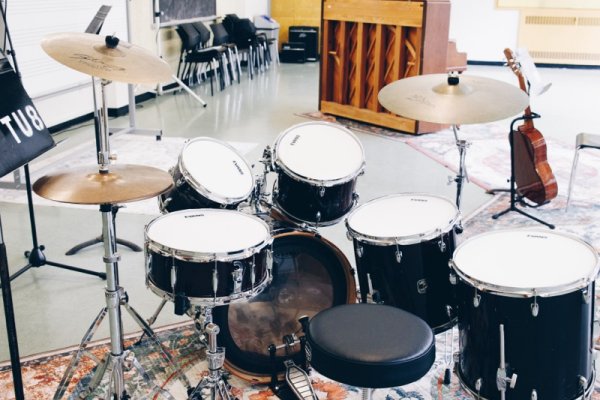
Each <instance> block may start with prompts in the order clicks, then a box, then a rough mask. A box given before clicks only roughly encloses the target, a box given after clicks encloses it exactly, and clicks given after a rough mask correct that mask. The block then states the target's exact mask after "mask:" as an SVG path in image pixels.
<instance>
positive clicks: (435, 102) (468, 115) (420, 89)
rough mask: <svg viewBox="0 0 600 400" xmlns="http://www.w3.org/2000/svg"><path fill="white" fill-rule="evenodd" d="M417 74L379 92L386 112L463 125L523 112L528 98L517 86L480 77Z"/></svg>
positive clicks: (380, 101)
mask: <svg viewBox="0 0 600 400" xmlns="http://www.w3.org/2000/svg"><path fill="white" fill-rule="evenodd" d="M453 78H454V80H452V78H449V77H448V75H447V74H431V75H419V76H414V77H410V78H405V79H400V80H399V81H395V82H392V83H390V84H389V85H387V86H385V87H384V88H383V89H381V91H380V92H379V96H378V99H379V103H380V104H381V105H382V106H383V107H385V108H386V109H387V110H389V111H391V112H393V113H395V114H398V115H400V116H403V117H406V118H411V119H414V120H417V121H425V122H434V123H440V124H451V125H462V124H479V123H484V122H492V121H497V120H500V119H504V118H508V117H512V116H514V115H516V114H519V113H521V112H523V110H525V108H526V107H527V105H528V104H529V96H527V94H526V93H525V92H524V91H522V90H521V89H519V88H518V87H516V86H513V85H510V84H508V83H504V82H501V81H497V80H495V79H489V78H484V77H479V76H468V75H467V76H465V75H460V76H454V77H453Z"/></svg>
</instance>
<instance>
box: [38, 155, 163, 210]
mask: <svg viewBox="0 0 600 400" xmlns="http://www.w3.org/2000/svg"><path fill="white" fill-rule="evenodd" d="M172 186H173V178H172V177H171V175H170V174H169V173H167V172H165V171H163V170H161V169H158V168H153V167H147V166H143V165H130V164H123V165H111V166H110V171H109V172H107V173H100V172H99V171H98V166H91V167H83V168H74V169H71V170H69V171H62V172H60V171H59V172H55V173H52V174H48V175H45V176H43V177H41V178H40V179H38V180H37V181H36V182H35V183H34V184H33V191H34V192H36V193H37V194H38V195H39V196H41V197H44V198H46V199H48V200H54V201H58V202H62V203H71V204H117V203H128V202H131V201H137V200H144V199H149V198H151V197H156V196H158V195H159V194H161V193H163V192H166V191H167V190H169V189H171V187H172Z"/></svg>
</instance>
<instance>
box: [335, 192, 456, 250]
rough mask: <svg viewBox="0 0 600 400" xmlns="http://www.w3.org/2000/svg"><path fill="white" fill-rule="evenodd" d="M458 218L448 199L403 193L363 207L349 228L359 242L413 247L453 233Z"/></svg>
mask: <svg viewBox="0 0 600 400" xmlns="http://www.w3.org/2000/svg"><path fill="white" fill-rule="evenodd" d="M458 216H459V213H458V209H457V208H456V206H455V205H454V203H452V202H451V201H450V200H448V199H446V198H444V197H437V196H431V195H427V194H413V193H403V194H393V195H390V196H385V197H380V198H378V199H375V200H371V201H369V202H368V203H365V204H363V205H362V206H360V207H358V208H357V209H356V210H355V211H353V212H352V213H351V214H350V215H349V216H348V219H347V220H346V225H347V226H348V228H349V230H350V233H351V234H352V235H353V236H355V237H357V238H358V239H361V237H363V238H366V239H367V241H377V239H378V238H379V239H381V240H382V241H386V240H388V241H389V240H392V241H397V242H402V244H410V242H412V243H415V242H419V241H421V240H422V239H423V238H428V236H431V235H439V233H440V232H447V231H449V230H450V229H451V228H452V226H453V225H454V223H455V222H456V220H457V219H458ZM369 238H370V239H371V240H369ZM394 239H399V240H394ZM402 239H405V240H404V241H403V240H402Z"/></svg>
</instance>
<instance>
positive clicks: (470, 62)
mask: <svg viewBox="0 0 600 400" xmlns="http://www.w3.org/2000/svg"><path fill="white" fill-rule="evenodd" d="M467 65H489V66H495V67H502V66H504V65H505V63H504V62H502V61H477V60H468V61H467ZM535 66H536V67H538V68H566V69H600V65H576V64H548V63H536V64H535Z"/></svg>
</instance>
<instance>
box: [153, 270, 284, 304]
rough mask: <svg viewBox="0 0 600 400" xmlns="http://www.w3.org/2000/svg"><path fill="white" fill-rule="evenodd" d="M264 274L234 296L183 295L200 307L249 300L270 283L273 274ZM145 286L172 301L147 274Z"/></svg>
mask: <svg viewBox="0 0 600 400" xmlns="http://www.w3.org/2000/svg"><path fill="white" fill-rule="evenodd" d="M266 275H267V276H266V277H265V279H263V280H262V282H261V283H259V284H258V285H256V287H254V288H252V289H250V290H246V291H243V292H240V293H238V294H236V295H235V296H231V295H230V296H220V297H215V298H209V297H190V296H184V297H185V298H186V299H188V300H189V302H190V304H191V305H193V306H200V307H210V306H223V305H228V304H232V303H234V302H236V301H241V300H249V299H251V298H252V297H254V296H256V295H259V294H260V293H262V292H263V291H264V290H265V289H266V288H267V287H268V286H269V285H270V284H271V281H272V280H273V276H272V275H271V274H270V273H268V272H267V273H266ZM146 286H147V287H148V288H149V289H150V291H151V292H153V293H154V294H155V295H157V296H158V297H161V298H163V299H165V300H169V301H173V295H172V294H171V293H169V292H167V291H165V290H163V289H161V288H159V287H158V286H156V283H154V282H152V279H150V277H149V276H148V275H146Z"/></svg>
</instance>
